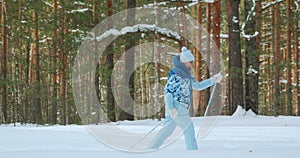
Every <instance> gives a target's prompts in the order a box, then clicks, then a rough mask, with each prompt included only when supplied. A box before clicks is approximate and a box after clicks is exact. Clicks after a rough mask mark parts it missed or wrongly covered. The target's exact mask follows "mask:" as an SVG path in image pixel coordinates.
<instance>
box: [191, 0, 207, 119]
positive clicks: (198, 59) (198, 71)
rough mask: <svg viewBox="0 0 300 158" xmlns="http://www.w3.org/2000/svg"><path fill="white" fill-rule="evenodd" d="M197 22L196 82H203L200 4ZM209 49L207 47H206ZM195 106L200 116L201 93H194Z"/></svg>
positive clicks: (199, 4) (198, 5) (199, 5)
mask: <svg viewBox="0 0 300 158" xmlns="http://www.w3.org/2000/svg"><path fill="white" fill-rule="evenodd" d="M197 15H198V16H197V21H198V25H199V26H200V27H199V28H198V30H197V46H196V80H197V81H201V76H202V74H201V67H202V62H201V51H202V47H201V38H202V5H201V3H200V2H199V3H198V4H197ZM206 48H207V47H206ZM194 93H195V95H194V97H193V98H194V106H195V107H197V111H196V113H195V114H196V115H198V116H200V115H201V111H202V106H201V105H202V95H201V93H202V92H200V91H196V92H194Z"/></svg>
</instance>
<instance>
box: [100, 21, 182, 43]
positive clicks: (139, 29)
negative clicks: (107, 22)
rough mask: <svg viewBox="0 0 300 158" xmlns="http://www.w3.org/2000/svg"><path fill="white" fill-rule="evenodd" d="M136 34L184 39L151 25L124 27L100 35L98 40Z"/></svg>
mask: <svg viewBox="0 0 300 158" xmlns="http://www.w3.org/2000/svg"><path fill="white" fill-rule="evenodd" d="M136 32H142V33H146V32H157V33H159V34H161V35H163V36H166V37H170V38H173V39H175V40H177V41H182V37H181V36H180V35H179V34H178V33H177V32H175V31H172V30H170V29H167V28H161V27H158V26H156V25H150V24H137V25H133V26H127V27H124V28H123V29H122V30H120V31H119V30H117V29H110V30H108V31H106V32H104V33H103V34H102V35H100V36H99V37H97V38H96V39H97V41H101V40H103V39H105V38H107V37H108V36H110V35H114V36H121V35H126V34H128V33H136Z"/></svg>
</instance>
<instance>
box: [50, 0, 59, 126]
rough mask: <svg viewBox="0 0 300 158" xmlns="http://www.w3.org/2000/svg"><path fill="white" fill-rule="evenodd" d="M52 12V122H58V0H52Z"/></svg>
mask: <svg viewBox="0 0 300 158" xmlns="http://www.w3.org/2000/svg"><path fill="white" fill-rule="evenodd" d="M52 3H53V5H52V12H53V14H54V22H53V23H54V29H53V32H52V39H53V46H52V50H53V51H52V61H51V62H52V69H53V70H52V108H51V123H52V124H57V99H58V98H57V90H58V86H57V71H58V70H57V69H58V68H57V65H58V63H57V55H58V48H57V21H58V17H57V0H52Z"/></svg>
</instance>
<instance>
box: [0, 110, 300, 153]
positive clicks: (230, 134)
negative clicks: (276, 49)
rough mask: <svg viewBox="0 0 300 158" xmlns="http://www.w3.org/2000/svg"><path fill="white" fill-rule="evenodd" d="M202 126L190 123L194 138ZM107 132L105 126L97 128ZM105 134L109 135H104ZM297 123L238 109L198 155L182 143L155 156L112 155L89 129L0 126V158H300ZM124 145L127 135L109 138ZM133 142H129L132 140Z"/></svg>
mask: <svg viewBox="0 0 300 158" xmlns="http://www.w3.org/2000/svg"><path fill="white" fill-rule="evenodd" d="M202 120H203V118H202V117H195V118H193V121H194V124H195V129H196V133H197V130H198V127H199V125H200V123H201V121H202ZM159 122H160V121H158V120H150V119H147V120H140V121H119V122H114V123H111V125H114V126H117V127H118V128H122V129H125V130H127V131H132V132H136V133H147V132H148V131H150V130H151V129H152V128H153V127H154V126H156V125H157V124H158V123H159ZM101 126H105V125H101ZM107 132H108V133H113V132H112V131H109V129H107ZM299 133H300V117H292V116H279V117H272V116H261V115H255V114H254V113H253V112H252V111H250V110H248V111H245V110H244V109H243V108H242V107H241V106H238V108H237V110H236V112H235V113H234V114H233V116H220V118H219V121H218V122H217V124H216V126H215V127H214V128H213V130H212V131H211V132H210V133H209V134H208V135H207V136H206V137H205V138H202V139H198V145H199V150H197V151H187V150H185V145H184V139H183V137H180V138H179V139H178V140H177V141H176V142H174V143H173V144H171V145H169V146H167V147H165V148H163V149H161V150H158V151H153V152H147V153H129V152H121V151H117V150H114V149H113V148H110V147H108V146H107V145H104V144H102V143H100V142H98V141H97V140H96V139H95V138H94V137H93V136H92V135H91V134H90V133H89V131H88V130H87V126H79V125H68V126H59V125H56V126H39V127H37V126H36V125H32V124H29V125H21V124H16V127H14V125H13V124H10V125H0V140H1V141H0V157H3V158H19V157H22V158H38V157H43V158H53V157H55V158H65V157H72V158H81V157H87V156H88V157H89V158H96V157H97V158H98V157H115V158H119V157H122V158H140V157H145V158H152V157H165V158H175V157H188V158H199V157H203V158H214V157H231V158H241V157H243V158H253V157H255V158H265V157H272V158H282V157H294V156H295V155H299V154H300V151H299V149H300V135H299ZM112 137H116V138H117V139H125V138H126V135H123V136H122V135H112ZM129 141H130V140H129ZM131 141H132V140H131Z"/></svg>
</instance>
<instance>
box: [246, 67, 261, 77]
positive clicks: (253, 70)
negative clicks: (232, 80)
mask: <svg viewBox="0 0 300 158" xmlns="http://www.w3.org/2000/svg"><path fill="white" fill-rule="evenodd" d="M249 74H258V71H257V70H255V69H254V68H253V67H252V65H250V67H249V69H248V72H247V75H249Z"/></svg>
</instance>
